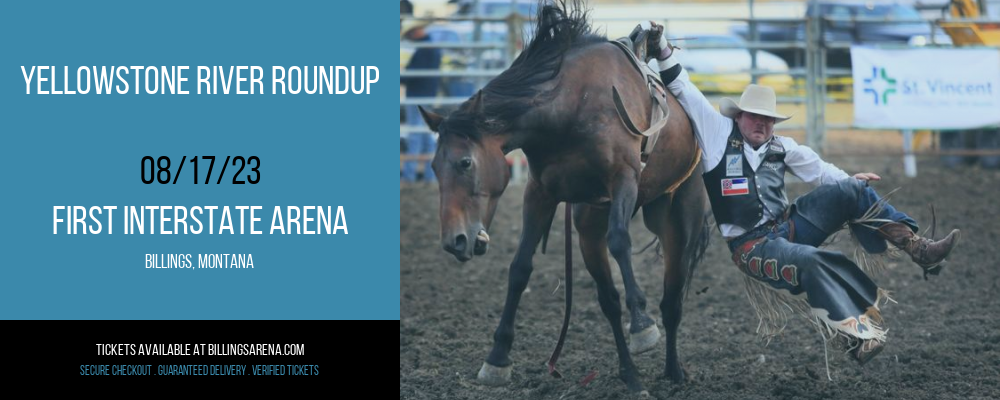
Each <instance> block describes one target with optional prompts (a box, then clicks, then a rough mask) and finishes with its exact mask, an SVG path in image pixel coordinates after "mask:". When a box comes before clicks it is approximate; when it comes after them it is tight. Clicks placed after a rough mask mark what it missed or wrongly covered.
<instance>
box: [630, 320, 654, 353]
mask: <svg viewBox="0 0 1000 400" xmlns="http://www.w3.org/2000/svg"><path fill="white" fill-rule="evenodd" d="M659 341H660V329H659V328H657V327H656V324H653V325H650V326H648V327H646V329H643V330H641V331H639V332H637V333H631V334H629V342H628V352H629V353H632V354H640V353H645V352H647V351H650V350H652V349H654V348H655V347H656V344H657V343H659Z"/></svg>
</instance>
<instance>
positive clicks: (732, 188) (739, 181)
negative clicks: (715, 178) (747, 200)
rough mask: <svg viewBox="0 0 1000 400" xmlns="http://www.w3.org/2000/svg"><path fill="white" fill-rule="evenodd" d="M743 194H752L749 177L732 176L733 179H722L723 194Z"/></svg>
mask: <svg viewBox="0 0 1000 400" xmlns="http://www.w3.org/2000/svg"><path fill="white" fill-rule="evenodd" d="M741 194H750V186H749V184H748V183H747V178H732V179H723V180H722V195H723V196H738V195H741Z"/></svg>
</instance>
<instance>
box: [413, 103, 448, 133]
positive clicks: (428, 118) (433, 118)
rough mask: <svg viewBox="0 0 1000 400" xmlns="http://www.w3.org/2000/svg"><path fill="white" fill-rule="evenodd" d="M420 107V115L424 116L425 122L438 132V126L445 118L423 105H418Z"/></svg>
mask: <svg viewBox="0 0 1000 400" xmlns="http://www.w3.org/2000/svg"><path fill="white" fill-rule="evenodd" d="M417 108H418V109H420V115H422V116H423V117H424V122H426V123H427V127H428V128H431V131H433V132H437V131H438V126H440V125H441V121H442V120H444V117H442V116H441V115H439V114H435V113H434V112H433V111H427V110H425V109H424V107H423V106H417Z"/></svg>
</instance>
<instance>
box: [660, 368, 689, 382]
mask: <svg viewBox="0 0 1000 400" xmlns="http://www.w3.org/2000/svg"><path fill="white" fill-rule="evenodd" d="M661 377H663V378H667V379H670V380H671V381H673V382H674V383H678V384H683V383H684V382H687V378H688V377H687V371H685V370H684V367H677V368H667V370H666V371H664V373H663V375H661Z"/></svg>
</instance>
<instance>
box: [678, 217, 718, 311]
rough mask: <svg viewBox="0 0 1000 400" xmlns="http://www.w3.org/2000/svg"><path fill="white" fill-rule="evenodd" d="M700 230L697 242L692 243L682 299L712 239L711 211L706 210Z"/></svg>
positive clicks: (688, 290) (686, 293) (687, 291)
mask: <svg viewBox="0 0 1000 400" xmlns="http://www.w3.org/2000/svg"><path fill="white" fill-rule="evenodd" d="M702 218H703V220H702V228H701V234H700V235H698V240H697V241H695V243H694V248H693V249H692V252H693V253H692V256H691V264H690V265H689V266H688V269H687V274H688V276H687V279H684V297H685V298H686V297H687V295H688V293H689V292H690V291H691V279H692V278H693V277H694V269H695V268H697V267H698V264H701V260H703V259H704V258H705V251H706V250H707V249H708V244H709V242H710V241H711V238H712V225H714V224H713V223H712V221H711V219H712V211H711V210H708V211H706V212H705V214H704V216H703V217H702Z"/></svg>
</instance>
